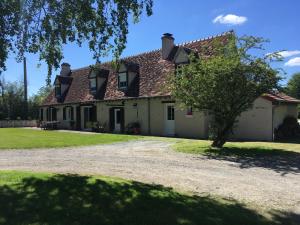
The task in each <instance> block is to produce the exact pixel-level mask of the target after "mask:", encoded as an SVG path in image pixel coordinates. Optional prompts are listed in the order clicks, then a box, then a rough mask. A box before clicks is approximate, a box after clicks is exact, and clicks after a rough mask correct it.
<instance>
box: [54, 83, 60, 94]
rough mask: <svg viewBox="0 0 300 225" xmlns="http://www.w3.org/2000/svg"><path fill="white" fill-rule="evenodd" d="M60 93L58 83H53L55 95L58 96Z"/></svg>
mask: <svg viewBox="0 0 300 225" xmlns="http://www.w3.org/2000/svg"><path fill="white" fill-rule="evenodd" d="M60 95H61V86H60V84H55V96H56V97H59V96H60Z"/></svg>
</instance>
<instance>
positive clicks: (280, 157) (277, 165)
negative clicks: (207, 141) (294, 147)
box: [204, 147, 300, 175]
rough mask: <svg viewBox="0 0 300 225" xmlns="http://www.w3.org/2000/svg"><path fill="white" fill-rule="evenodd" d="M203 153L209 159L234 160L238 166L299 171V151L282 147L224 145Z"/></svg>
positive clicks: (285, 171)
mask: <svg viewBox="0 0 300 225" xmlns="http://www.w3.org/2000/svg"><path fill="white" fill-rule="evenodd" d="M204 155H205V156H207V157H208V158H210V159H217V160H227V161H230V162H236V163H238V164H239V166H240V168H251V167H263V168H266V169H270V170H274V171H276V172H278V173H281V175H285V174H287V173H300V153H298V152H292V151H286V150H283V149H265V148H257V147H251V148H245V147H243V148H238V147H224V148H222V149H220V150H219V149H207V150H205V153H204Z"/></svg>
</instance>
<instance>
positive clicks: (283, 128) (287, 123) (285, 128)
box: [275, 116, 300, 140]
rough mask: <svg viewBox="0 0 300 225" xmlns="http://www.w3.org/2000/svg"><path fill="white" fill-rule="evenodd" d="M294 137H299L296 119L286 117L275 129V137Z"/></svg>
mask: <svg viewBox="0 0 300 225" xmlns="http://www.w3.org/2000/svg"><path fill="white" fill-rule="evenodd" d="M296 137H300V125H299V123H298V120H297V118H295V117H291V116H289V117H286V118H285V119H284V120H283V123H282V124H281V125H280V126H279V127H278V129H276V130H275V139H276V140H282V139H289V138H296Z"/></svg>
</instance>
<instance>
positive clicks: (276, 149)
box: [173, 139, 300, 154]
mask: <svg viewBox="0 0 300 225" xmlns="http://www.w3.org/2000/svg"><path fill="white" fill-rule="evenodd" d="M210 145H211V141H206V140H187V139H184V140H180V139H176V140H175V144H174V145H173V148H174V149H175V150H176V151H179V152H184V153H193V154H206V153H213V152H223V151H227V152H234V153H236V154H238V153H241V154H243V153H246V152H247V153H251V152H253V154H274V153H275V154H276V153H278V154H280V153H283V154H284V153H287V152H297V153H300V140H299V142H298V143H277V142H227V143H226V144H225V145H224V148H223V149H222V150H214V149H212V148H211V147H210Z"/></svg>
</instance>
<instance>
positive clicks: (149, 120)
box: [148, 98, 151, 135]
mask: <svg viewBox="0 0 300 225" xmlns="http://www.w3.org/2000/svg"><path fill="white" fill-rule="evenodd" d="M150 122H151V118H150V98H148V135H151V123H150Z"/></svg>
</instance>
